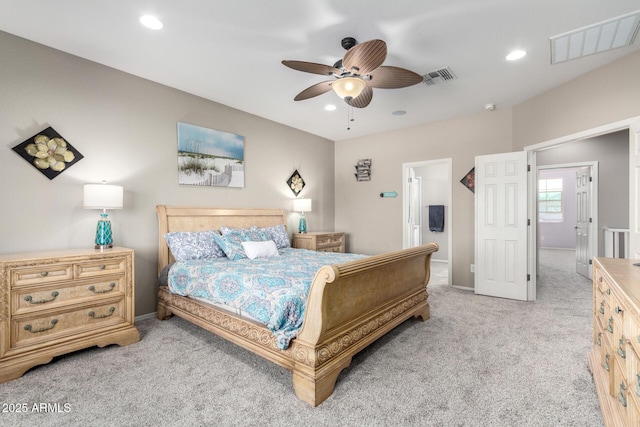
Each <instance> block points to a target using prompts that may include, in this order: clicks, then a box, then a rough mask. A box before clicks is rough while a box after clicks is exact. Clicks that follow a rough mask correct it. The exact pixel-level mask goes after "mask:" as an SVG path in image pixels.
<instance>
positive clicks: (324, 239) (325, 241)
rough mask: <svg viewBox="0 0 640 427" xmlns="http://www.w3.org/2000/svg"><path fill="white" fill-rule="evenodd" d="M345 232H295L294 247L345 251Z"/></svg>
mask: <svg viewBox="0 0 640 427" xmlns="http://www.w3.org/2000/svg"><path fill="white" fill-rule="evenodd" d="M344 239H345V237H344V233H332V232H314V233H293V247H294V248H298V249H310V250H312V251H320V252H344Z"/></svg>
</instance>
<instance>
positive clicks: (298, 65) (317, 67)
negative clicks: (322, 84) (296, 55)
mask: <svg viewBox="0 0 640 427" xmlns="http://www.w3.org/2000/svg"><path fill="white" fill-rule="evenodd" d="M282 64H283V65H286V66H287V67H289V68H293V69H294V70H297V71H304V72H305V73H312V74H322V75H325V76H330V75H333V74H340V70H338V69H337V68H335V67H332V66H330V65H324V64H316V63H315V62H305V61H287V60H286V59H285V60H284V61H282Z"/></svg>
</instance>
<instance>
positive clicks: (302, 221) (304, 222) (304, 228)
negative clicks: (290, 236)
mask: <svg viewBox="0 0 640 427" xmlns="http://www.w3.org/2000/svg"><path fill="white" fill-rule="evenodd" d="M298 232H299V233H306V232H307V218H305V217H304V214H302V216H301V217H300V224H299V225H298Z"/></svg>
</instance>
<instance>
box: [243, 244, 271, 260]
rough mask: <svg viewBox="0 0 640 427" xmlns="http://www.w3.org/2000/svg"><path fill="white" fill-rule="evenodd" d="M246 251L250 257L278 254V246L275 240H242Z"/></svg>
mask: <svg viewBox="0 0 640 427" xmlns="http://www.w3.org/2000/svg"><path fill="white" fill-rule="evenodd" d="M242 247H243V248H244V253H245V255H246V256H247V258H249V259H255V258H266V257H270V256H278V255H280V254H279V253H278V248H277V247H276V243H275V242H274V241H273V240H266V241H262V242H242Z"/></svg>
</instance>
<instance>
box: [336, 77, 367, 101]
mask: <svg viewBox="0 0 640 427" xmlns="http://www.w3.org/2000/svg"><path fill="white" fill-rule="evenodd" d="M366 86H367V84H366V83H365V81H364V80H362V79H359V78H357V77H343V78H341V79H338V80H336V81H335V82H333V83H332V84H331V87H332V88H333V91H334V92H335V93H337V94H338V96H339V97H340V98H342V99H345V98H347V97H351V98H356V97H357V96H358V95H360V93H361V92H362V91H363V90H364V88H365V87H366Z"/></svg>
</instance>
